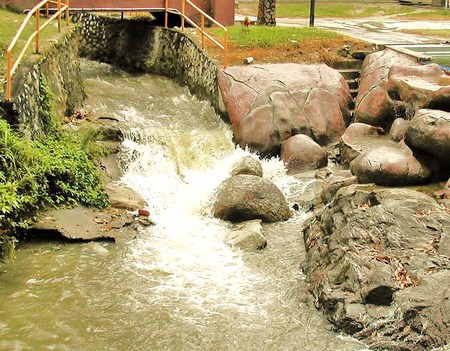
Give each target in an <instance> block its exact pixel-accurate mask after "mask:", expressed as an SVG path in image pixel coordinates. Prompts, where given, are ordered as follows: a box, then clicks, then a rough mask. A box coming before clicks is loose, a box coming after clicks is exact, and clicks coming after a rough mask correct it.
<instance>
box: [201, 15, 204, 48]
mask: <svg viewBox="0 0 450 351" xmlns="http://www.w3.org/2000/svg"><path fill="white" fill-rule="evenodd" d="M201 28H202V30H201V32H202V50H205V16H204V15H203V13H202V17H201Z"/></svg>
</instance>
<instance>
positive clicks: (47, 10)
mask: <svg viewBox="0 0 450 351" xmlns="http://www.w3.org/2000/svg"><path fill="white" fill-rule="evenodd" d="M45 16H46V17H47V18H49V16H50V11H49V7H48V2H47V3H46V4H45Z"/></svg>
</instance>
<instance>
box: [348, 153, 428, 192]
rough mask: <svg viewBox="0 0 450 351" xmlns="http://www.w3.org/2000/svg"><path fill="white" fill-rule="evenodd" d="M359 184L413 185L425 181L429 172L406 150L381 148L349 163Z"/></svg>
mask: <svg viewBox="0 0 450 351" xmlns="http://www.w3.org/2000/svg"><path fill="white" fill-rule="evenodd" d="M350 170H351V172H352V173H353V174H354V175H355V176H356V177H357V178H358V182H359V183H375V184H377V185H390V186H402V185H414V184H423V183H424V182H425V181H427V180H428V179H429V178H430V176H431V172H430V170H429V169H428V168H427V166H425V165H422V164H421V163H420V162H419V161H418V160H417V159H416V158H415V157H414V155H413V154H412V152H411V150H408V148H400V147H389V146H381V147H379V148H377V149H374V150H371V151H369V152H367V153H364V154H362V155H360V156H358V157H357V158H356V159H354V160H353V161H352V162H351V163H350Z"/></svg>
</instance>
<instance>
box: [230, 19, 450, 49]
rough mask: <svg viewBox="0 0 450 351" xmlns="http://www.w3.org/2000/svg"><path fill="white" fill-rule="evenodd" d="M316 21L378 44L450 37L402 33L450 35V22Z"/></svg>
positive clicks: (292, 22) (290, 22) (302, 22)
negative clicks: (417, 32) (432, 31)
mask: <svg viewBox="0 0 450 351" xmlns="http://www.w3.org/2000/svg"><path fill="white" fill-rule="evenodd" d="M243 18H244V16H242V15H236V20H237V21H242V20H243ZM251 20H256V18H251ZM314 22H315V23H314V25H315V27H317V28H324V29H330V30H334V31H337V32H341V33H343V34H345V35H348V36H351V37H353V38H357V39H361V40H364V41H367V42H370V43H374V44H378V45H392V44H425V43H442V42H444V41H447V40H448V41H450V35H449V36H448V38H436V37H426V36H418V35H413V34H407V33H402V32H401V30H405V29H448V30H449V32H450V21H434V22H432V21H403V20H397V19H395V20H394V19H389V18H387V19H386V18H373V19H355V20H351V19H320V18H316V19H315V21H314ZM277 25H279V26H299V27H305V26H308V25H309V19H306V18H277Z"/></svg>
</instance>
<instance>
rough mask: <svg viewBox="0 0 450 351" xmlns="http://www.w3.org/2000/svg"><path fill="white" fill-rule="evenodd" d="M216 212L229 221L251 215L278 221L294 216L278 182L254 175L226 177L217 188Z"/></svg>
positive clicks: (239, 219)
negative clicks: (276, 184) (276, 183)
mask: <svg viewBox="0 0 450 351" xmlns="http://www.w3.org/2000/svg"><path fill="white" fill-rule="evenodd" d="M213 213H214V216H215V217H217V218H221V219H223V220H226V221H230V222H242V221H247V220H252V219H261V220H262V221H264V222H278V221H285V220H287V219H289V218H290V217H291V210H290V208H289V206H288V204H287V202H286V199H285V198H284V196H283V194H282V193H281V191H280V190H279V189H278V188H277V187H276V186H275V184H273V183H272V182H271V181H269V180H267V179H265V178H261V177H258V176H253V175H237V176H233V177H230V178H228V179H226V180H225V181H224V182H223V183H222V184H221V185H220V187H219V189H218V191H217V198H216V200H215V203H214V205H213Z"/></svg>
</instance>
